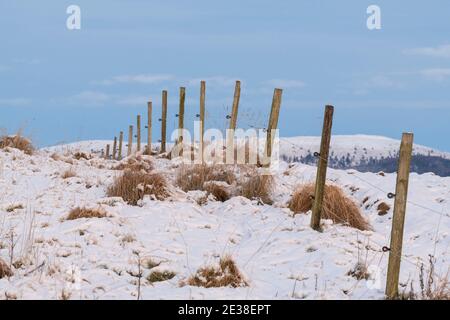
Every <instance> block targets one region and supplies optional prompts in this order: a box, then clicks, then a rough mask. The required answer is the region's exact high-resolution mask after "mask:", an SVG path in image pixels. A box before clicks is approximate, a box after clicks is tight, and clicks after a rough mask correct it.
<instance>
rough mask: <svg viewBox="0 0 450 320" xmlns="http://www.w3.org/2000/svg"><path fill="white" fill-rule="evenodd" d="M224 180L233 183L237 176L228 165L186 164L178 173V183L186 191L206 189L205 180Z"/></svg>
mask: <svg viewBox="0 0 450 320" xmlns="http://www.w3.org/2000/svg"><path fill="white" fill-rule="evenodd" d="M208 181H222V182H226V183H228V184H230V185H231V184H233V182H235V181H236V176H235V174H234V173H233V171H232V170H231V168H229V167H228V166H226V165H206V164H204V165H200V164H199V165H185V166H182V167H181V168H180V169H179V170H178V173H177V178H176V184H177V185H178V186H179V187H180V188H181V189H182V190H183V191H185V192H187V191H192V190H203V191H207V190H205V182H208Z"/></svg>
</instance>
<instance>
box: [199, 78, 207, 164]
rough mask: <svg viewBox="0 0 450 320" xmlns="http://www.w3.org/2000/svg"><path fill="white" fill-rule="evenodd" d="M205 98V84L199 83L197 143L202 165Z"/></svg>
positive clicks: (203, 82)
mask: <svg viewBox="0 0 450 320" xmlns="http://www.w3.org/2000/svg"><path fill="white" fill-rule="evenodd" d="M205 98H206V82H205V81H201V82H200V141H199V153H200V159H201V161H202V163H203V150H205V149H204V144H203V138H204V135H205Z"/></svg>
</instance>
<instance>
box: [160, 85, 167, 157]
mask: <svg viewBox="0 0 450 320" xmlns="http://www.w3.org/2000/svg"><path fill="white" fill-rule="evenodd" d="M166 125H167V91H166V90H164V91H163V92H162V111H161V152H166V132H167V126H166Z"/></svg>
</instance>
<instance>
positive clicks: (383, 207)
mask: <svg viewBox="0 0 450 320" xmlns="http://www.w3.org/2000/svg"><path fill="white" fill-rule="evenodd" d="M390 209H391V206H390V205H388V204H387V203H386V202H381V203H380V204H379V205H378V206H377V210H378V215H379V216H384V215H386V214H387V213H388V212H389V210H390Z"/></svg>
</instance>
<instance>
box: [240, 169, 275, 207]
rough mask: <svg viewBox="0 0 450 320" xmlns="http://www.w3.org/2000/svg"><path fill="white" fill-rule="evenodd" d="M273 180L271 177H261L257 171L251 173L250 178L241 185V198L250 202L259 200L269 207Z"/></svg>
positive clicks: (271, 201)
mask: <svg viewBox="0 0 450 320" xmlns="http://www.w3.org/2000/svg"><path fill="white" fill-rule="evenodd" d="M274 182H275V180H274V178H273V176H271V175H263V174H261V173H260V172H259V171H256V170H255V171H253V172H252V173H251V174H250V176H249V177H248V178H247V179H246V180H244V182H242V184H241V196H243V197H246V198H248V199H250V200H254V199H256V200H259V201H260V202H262V203H265V204H269V205H271V204H272V203H273V200H272V198H271V196H272V191H273V188H274Z"/></svg>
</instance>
